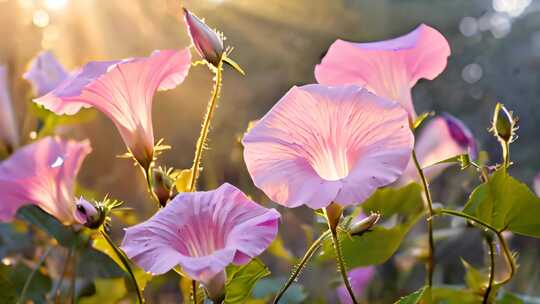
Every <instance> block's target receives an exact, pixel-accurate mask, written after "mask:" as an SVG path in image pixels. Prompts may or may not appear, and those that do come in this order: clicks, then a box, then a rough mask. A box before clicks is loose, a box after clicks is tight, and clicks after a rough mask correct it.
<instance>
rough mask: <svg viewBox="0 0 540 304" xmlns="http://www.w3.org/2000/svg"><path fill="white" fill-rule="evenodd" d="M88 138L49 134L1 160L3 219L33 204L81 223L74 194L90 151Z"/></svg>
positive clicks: (0, 212) (66, 220)
mask: <svg viewBox="0 0 540 304" xmlns="http://www.w3.org/2000/svg"><path fill="white" fill-rule="evenodd" d="M90 151H91V148H90V143H89V142H88V141H82V142H76V141H72V140H70V141H65V140H62V139H60V138H57V137H46V138H43V139H41V140H39V141H37V142H34V143H32V144H29V145H27V146H24V147H22V148H20V149H18V150H16V151H15V153H14V154H13V155H11V157H10V158H8V159H6V160H5V161H3V162H2V163H0V197H1V198H2V204H0V220H1V221H11V220H13V218H14V216H15V214H16V212H17V209H19V207H21V206H23V205H28V204H34V205H37V206H38V207H40V208H41V209H43V210H44V211H45V212H47V213H49V214H51V215H52V216H54V217H56V218H57V219H58V220H59V221H61V222H62V223H64V224H66V225H69V224H73V223H80V224H83V223H82V222H80V220H79V217H78V215H77V214H76V204H75V198H74V195H73V186H74V182H75V177H76V175H77V173H78V171H79V168H80V166H81V164H82V162H83V160H84V158H85V157H86V155H88V153H90Z"/></svg>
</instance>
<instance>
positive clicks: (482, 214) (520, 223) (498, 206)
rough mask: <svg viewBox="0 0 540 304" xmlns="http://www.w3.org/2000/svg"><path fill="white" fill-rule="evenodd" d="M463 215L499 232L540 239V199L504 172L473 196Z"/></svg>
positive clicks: (497, 173)
mask: <svg viewBox="0 0 540 304" xmlns="http://www.w3.org/2000/svg"><path fill="white" fill-rule="evenodd" d="M463 212H464V213H466V214H469V215H471V216H474V217H476V218H478V219H480V220H482V221H484V222H486V223H488V224H490V225H491V226H493V227H494V228H495V229H497V230H499V231H503V230H510V231H512V232H514V233H517V234H522V235H526V236H531V237H537V238H540V221H539V220H538V219H539V218H540V198H538V197H537V196H536V195H535V194H534V193H533V192H532V191H531V190H530V189H529V188H528V187H527V186H526V185H525V184H523V183H521V182H519V181H517V180H516V179H514V178H513V177H511V176H510V175H507V174H506V173H505V172H504V171H503V170H498V171H496V172H495V173H494V174H493V175H492V176H491V177H490V179H489V181H488V182H487V183H484V184H482V185H480V186H478V187H477V188H476V189H475V190H474V191H473V192H472V194H471V196H470V198H469V201H468V202H467V204H466V205H465V207H464V209H463Z"/></svg>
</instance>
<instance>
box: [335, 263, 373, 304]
mask: <svg viewBox="0 0 540 304" xmlns="http://www.w3.org/2000/svg"><path fill="white" fill-rule="evenodd" d="M374 275H375V267H374V266H368V267H357V268H354V269H351V270H350V271H349V273H348V276H349V282H350V283H351V287H352V289H353V292H354V294H355V296H356V297H357V298H360V297H361V295H362V294H363V293H364V291H365V290H366V288H367V287H368V285H369V282H370V281H371V279H373V276H374ZM336 292H337V295H338V299H339V302H340V303H341V304H352V300H351V296H350V295H349V292H348V291H347V288H346V287H345V284H341V285H340V286H339V287H338V288H337V289H336Z"/></svg>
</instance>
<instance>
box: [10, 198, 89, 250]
mask: <svg viewBox="0 0 540 304" xmlns="http://www.w3.org/2000/svg"><path fill="white" fill-rule="evenodd" d="M17 216H18V218H20V219H22V220H24V221H26V222H28V223H30V224H32V225H34V226H36V227H37V228H39V229H41V230H43V231H45V232H47V233H48V234H49V235H50V236H52V237H54V238H55V239H56V240H57V241H58V243H60V244H61V245H62V246H65V247H71V246H72V244H73V242H76V241H78V236H77V234H76V233H75V231H73V230H72V229H71V228H70V227H67V226H64V225H62V223H60V222H59V221H58V220H57V219H56V218H54V217H53V216H51V215H50V214H48V213H46V212H45V211H43V210H41V209H40V208H39V207H37V206H34V205H28V206H23V207H21V208H19V210H18V211H17Z"/></svg>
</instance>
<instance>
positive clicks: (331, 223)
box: [324, 205, 358, 304]
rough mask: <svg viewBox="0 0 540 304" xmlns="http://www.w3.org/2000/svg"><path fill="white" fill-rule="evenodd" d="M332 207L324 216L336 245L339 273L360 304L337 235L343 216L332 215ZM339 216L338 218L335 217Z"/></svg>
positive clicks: (352, 297) (355, 301)
mask: <svg viewBox="0 0 540 304" xmlns="http://www.w3.org/2000/svg"><path fill="white" fill-rule="evenodd" d="M332 209H333V208H332V205H330V206H328V207H327V208H326V209H324V214H325V216H326V220H327V222H328V228H329V229H330V232H331V235H332V244H333V245H334V250H335V253H336V262H337V265H338V270H339V273H340V274H341V278H342V279H343V283H344V284H345V287H346V288H347V291H348V292H349V295H350V296H351V300H352V302H353V303H354V304H358V301H357V300H356V297H355V296H354V291H353V289H352V286H351V283H350V282H349V276H348V275H347V268H346V267H345V261H344V259H343V252H342V251H341V244H340V243H339V237H338V234H337V221H338V218H339V217H340V216H341V210H340V212H339V214H334V215H332V214H331V212H333V210H332ZM335 216H337V218H336V217H335Z"/></svg>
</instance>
